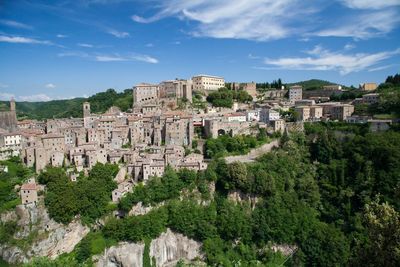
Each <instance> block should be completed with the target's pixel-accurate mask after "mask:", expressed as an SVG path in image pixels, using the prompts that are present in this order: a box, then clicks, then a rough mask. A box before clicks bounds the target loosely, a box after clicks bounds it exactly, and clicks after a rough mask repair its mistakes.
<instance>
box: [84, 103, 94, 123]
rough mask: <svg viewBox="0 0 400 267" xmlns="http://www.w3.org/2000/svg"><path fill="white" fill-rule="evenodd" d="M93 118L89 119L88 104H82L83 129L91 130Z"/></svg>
mask: <svg viewBox="0 0 400 267" xmlns="http://www.w3.org/2000/svg"><path fill="white" fill-rule="evenodd" d="M92 126H93V118H91V117H90V103H89V102H84V103H83V127H85V128H92Z"/></svg>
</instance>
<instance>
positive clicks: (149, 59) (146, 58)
mask: <svg viewBox="0 0 400 267" xmlns="http://www.w3.org/2000/svg"><path fill="white" fill-rule="evenodd" d="M132 58H133V59H134V60H137V61H143V62H146V63H151V64H157V63H158V62H159V61H158V59H156V58H154V57H151V56H148V55H137V56H133V57H132Z"/></svg>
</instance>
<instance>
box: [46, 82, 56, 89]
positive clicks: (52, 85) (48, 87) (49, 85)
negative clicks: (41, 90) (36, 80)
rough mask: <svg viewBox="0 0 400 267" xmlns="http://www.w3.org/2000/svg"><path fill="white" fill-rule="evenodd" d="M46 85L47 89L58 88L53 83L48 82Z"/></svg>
mask: <svg viewBox="0 0 400 267" xmlns="http://www.w3.org/2000/svg"><path fill="white" fill-rule="evenodd" d="M45 87H46V88H47V89H54V88H56V86H55V85H54V84H53V83H48V84H46V85H45Z"/></svg>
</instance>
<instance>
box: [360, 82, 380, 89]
mask: <svg viewBox="0 0 400 267" xmlns="http://www.w3.org/2000/svg"><path fill="white" fill-rule="evenodd" d="M376 88H378V85H377V84H376V83H361V84H360V89H361V90H363V91H374V90H376Z"/></svg>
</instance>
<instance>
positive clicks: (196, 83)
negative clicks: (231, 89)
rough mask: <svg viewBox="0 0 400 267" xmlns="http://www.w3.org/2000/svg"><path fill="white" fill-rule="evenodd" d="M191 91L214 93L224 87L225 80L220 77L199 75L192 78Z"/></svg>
mask: <svg viewBox="0 0 400 267" xmlns="http://www.w3.org/2000/svg"><path fill="white" fill-rule="evenodd" d="M192 81H193V90H195V91H202V92H206V91H216V90H218V89H219V88H222V87H225V80H224V78H222V77H218V76H211V75H205V74H200V75H197V76H193V77H192Z"/></svg>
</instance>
